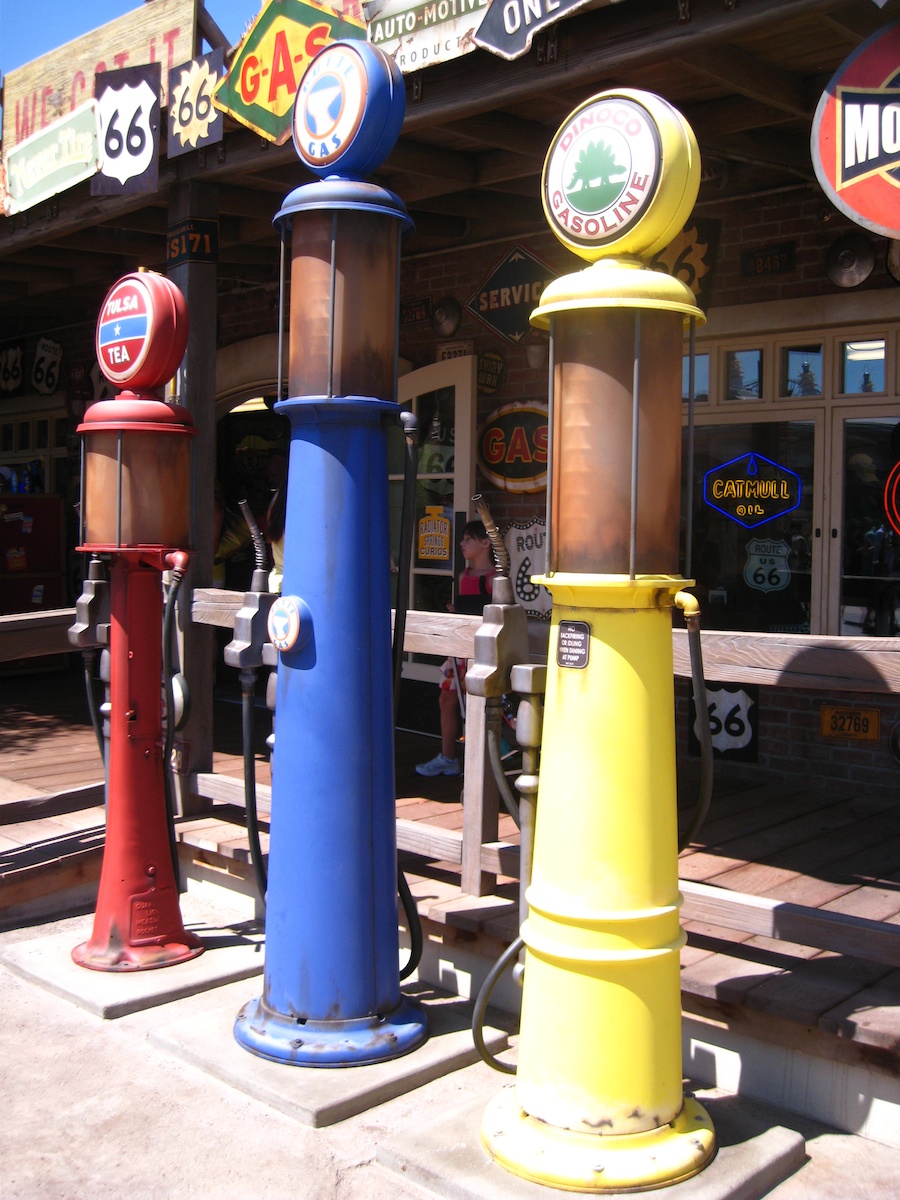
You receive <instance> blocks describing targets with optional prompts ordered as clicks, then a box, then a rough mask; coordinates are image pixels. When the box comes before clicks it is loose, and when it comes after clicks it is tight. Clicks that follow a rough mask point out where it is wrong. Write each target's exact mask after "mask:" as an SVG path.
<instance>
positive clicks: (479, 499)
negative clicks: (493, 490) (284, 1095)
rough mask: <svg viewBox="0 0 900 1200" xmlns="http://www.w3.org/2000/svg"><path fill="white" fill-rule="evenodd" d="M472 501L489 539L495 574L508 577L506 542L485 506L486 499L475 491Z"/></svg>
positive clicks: (508, 565)
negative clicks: (495, 569)
mask: <svg viewBox="0 0 900 1200" xmlns="http://www.w3.org/2000/svg"><path fill="white" fill-rule="evenodd" d="M472 503H473V504H474V505H475V511H476V512H477V513H478V515H479V517H481V520H482V522H483V524H484V528H485V532H486V533H487V535H488V537H489V538H490V539H491V551H492V553H493V555H494V566H495V567H496V568H497V574H498V575H504V576H505V577H506V578H507V579H508V578H509V572H510V561H509V551H508V550H507V549H506V544H505V543H504V541H503V538H502V537H501V535H500V530H499V529H498V528H497V526H496V524H495V523H494V518H493V517H492V516H491V510H490V509H489V508H488V506H487V501H486V500H485V498H484V496H482V494H481V492H476V493H475V495H474V496H473V497H472Z"/></svg>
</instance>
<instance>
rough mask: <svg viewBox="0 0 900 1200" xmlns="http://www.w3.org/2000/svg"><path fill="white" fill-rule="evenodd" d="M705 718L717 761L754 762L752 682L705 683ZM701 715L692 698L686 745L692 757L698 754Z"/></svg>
mask: <svg viewBox="0 0 900 1200" xmlns="http://www.w3.org/2000/svg"><path fill="white" fill-rule="evenodd" d="M706 701H707V717H706V719H707V720H708V722H709V731H710V734H711V735H712V744H713V755H714V756H715V757H716V758H721V757H725V758H737V759H744V760H746V761H748V762H755V761H756V756H757V747H758V738H757V711H758V708H759V689H758V687H757V686H756V685H755V684H752V683H707V685H706ZM701 719H702V714H701V713H700V712H699V711H698V709H697V707H696V705H695V704H694V697H693V695H691V702H690V714H689V726H688V743H689V749H690V752H691V754H699V752H700V721H701Z"/></svg>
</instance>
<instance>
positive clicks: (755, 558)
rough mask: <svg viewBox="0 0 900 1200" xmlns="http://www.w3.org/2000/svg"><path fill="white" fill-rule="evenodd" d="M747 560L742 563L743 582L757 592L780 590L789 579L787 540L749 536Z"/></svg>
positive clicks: (789, 549) (789, 550)
mask: <svg viewBox="0 0 900 1200" xmlns="http://www.w3.org/2000/svg"><path fill="white" fill-rule="evenodd" d="M746 550H747V562H746V563H745V564H744V583H746V585H747V587H749V588H754V589H755V590H756V591H757V592H781V591H783V590H784V589H785V588H786V587H787V585H788V584H789V583H790V581H791V569H790V567H789V566H788V556H789V555H790V553H791V548H790V546H789V545H788V544H787V542H785V541H783V540H779V541H777V542H773V541H771V540H766V539H764V538H751V540H750V541H749V542H748V543H747V546H746Z"/></svg>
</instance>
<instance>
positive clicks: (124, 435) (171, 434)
mask: <svg viewBox="0 0 900 1200" xmlns="http://www.w3.org/2000/svg"><path fill="white" fill-rule="evenodd" d="M79 432H80V433H83V434H84V467H83V470H84V484H83V490H82V504H83V510H82V519H83V537H82V542H83V545H84V547H85V549H88V550H91V549H97V550H101V549H105V550H115V549H122V548H125V549H127V548H129V547H140V546H165V547H167V548H168V547H177V548H181V549H186V548H188V547H189V546H190V511H191V505H190V498H191V437H192V435H193V433H194V428H193V423H192V421H191V417H190V414H189V413H188V412H187V410H185V409H183V408H181V407H180V406H179V405H174V404H166V403H164V402H163V401H162V400H158V399H155V398H150V397H138V396H133V395H129V394H128V393H123V394H122V395H121V396H120V397H119V398H118V399H117V400H108V401H100V402H99V403H98V404H94V405H92V406H91V407H90V408H89V409H88V411H87V412H86V413H85V418H84V422H83V424H82V425H80V426H79Z"/></svg>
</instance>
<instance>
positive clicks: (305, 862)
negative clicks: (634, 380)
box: [235, 42, 427, 1066]
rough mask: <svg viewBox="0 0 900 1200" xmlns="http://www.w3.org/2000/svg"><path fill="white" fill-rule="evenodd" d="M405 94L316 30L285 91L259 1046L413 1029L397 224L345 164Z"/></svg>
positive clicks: (246, 1032)
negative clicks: (303, 179) (399, 527)
mask: <svg viewBox="0 0 900 1200" xmlns="http://www.w3.org/2000/svg"><path fill="white" fill-rule="evenodd" d="M404 108H405V92H404V86H403V80H402V77H401V76H400V73H399V71H398V69H397V68H396V66H395V64H394V63H393V61H392V60H391V59H390V58H389V57H388V56H387V55H385V54H383V53H382V52H381V51H378V50H376V49H375V48H374V47H371V46H369V45H368V44H366V43H364V42H336V43H333V44H332V45H330V46H328V47H326V48H325V49H324V50H323V51H321V53H320V54H319V55H317V57H316V58H315V59H314V60H313V62H312V63H311V64H310V67H309V68H308V69H307V71H306V73H305V74H304V76H303V79H302V80H301V82H300V86H299V88H298V91H297V98H296V101H295V106H294V115H293V131H294V144H295V147H296V149H297V152H298V154H299V156H300V158H301V160H302V161H303V162H304V164H305V165H306V166H307V167H309V169H310V170H311V171H313V173H314V174H316V175H318V176H319V179H318V181H317V182H314V183H309V184H305V185H303V186H301V187H298V188H297V189H295V190H294V191H293V192H291V193H290V195H288V196H287V198H286V199H285V201H284V204H283V206H282V209H281V211H280V212H279V213H278V214H277V216H276V218H275V223H276V225H277V226H278V228H279V229H280V231H281V233H282V236H283V237H284V238H285V239H287V238H288V237H289V238H290V244H291V255H292V263H291V316H290V335H289V336H290V358H289V377H288V398H287V399H284V400H280V401H279V402H278V403H277V404H276V409H277V411H279V412H282V413H284V414H285V416H287V417H288V419H289V420H290V423H291V442H290V455H289V464H288V472H289V480H290V486H289V488H288V501H287V513H286V521H285V551H284V579H283V585H282V595H281V597H280V598H278V599H277V600H275V601H274V603H273V604H272V607H271V609H270V612H269V619H268V630H269V637H270V640H271V642H272V644H273V645H274V646H275V648H276V650H277V652H278V665H277V695H276V718H275V726H276V727H275V742H274V749H273V758H272V814H271V825H270V842H269V872H268V895H267V902H266V966H265V976H264V987H263V994H262V995H261V996H260V997H258V998H256V999H254V1000H252V1001H250V1002H249V1003H248V1004H247V1005H245V1007H244V1008H243V1009H242V1010H241V1012H240V1013H239V1015H238V1017H237V1020H236V1022H235V1037H236V1039H237V1041H238V1042H239V1043H240V1044H241V1045H242V1046H244V1047H245V1048H246V1049H247V1050H250V1051H251V1052H253V1053H255V1054H258V1055H260V1056H262V1057H264V1058H268V1059H272V1060H274V1061H277V1062H284V1063H291V1064H295V1065H304V1066H352V1065H358V1064H362V1063H367V1062H374V1061H380V1060H383V1059H389V1058H395V1057H397V1056H399V1055H401V1054H405V1053H407V1052H408V1051H410V1050H412V1049H413V1048H414V1047H415V1046H417V1045H418V1044H419V1043H420V1042H421V1041H422V1040H423V1039H424V1038H425V1036H426V1032H427V1022H426V1017H425V1014H424V1012H423V1011H422V1010H421V1009H420V1007H419V1006H418V1005H416V1004H415V1003H413V1002H412V1001H410V1000H408V999H407V998H405V997H404V996H403V995H402V993H401V991H400V981H399V967H398V959H399V934H398V928H397V858H396V854H397V851H396V824H395V811H394V805H395V789H394V765H393V720H392V713H393V704H392V686H393V680H392V674H393V672H392V662H391V627H390V611H391V598H390V544H389V531H388V494H387V478H388V466H387V431H388V427H389V425H390V424H392V423H396V422H397V421H398V418H399V409H398V407H397V404H396V403H395V400H394V397H395V396H396V371H397V366H396V364H397V330H398V310H399V265H400V236H401V233H402V232H403V231H404V229H407V228H409V227H410V225H411V222H410V220H409V217H408V215H407V213H406V209H405V207H404V205H403V203H402V201H401V200H400V199H399V198H398V197H397V196H395V195H394V194H393V193H392V192H389V191H387V190H385V189H384V188H381V187H378V186H377V185H375V184H372V183H368V182H365V181H364V178H363V177H364V176H365V175H366V174H367V173H368V172H370V171H371V170H373V169H375V168H376V167H377V166H378V165H379V164H380V163H381V162H382V161H383V160H384V158H385V157H387V154H388V153H389V152H390V150H391V149H392V147H393V145H394V143H395V142H396V139H397V136H398V135H399V132H400V127H401V125H402V122H403V115H404Z"/></svg>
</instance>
